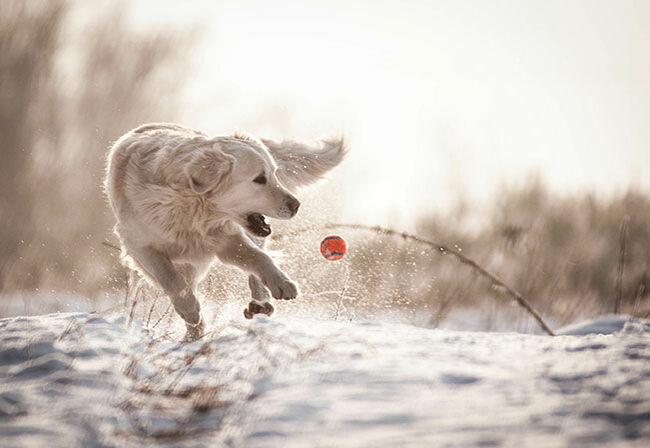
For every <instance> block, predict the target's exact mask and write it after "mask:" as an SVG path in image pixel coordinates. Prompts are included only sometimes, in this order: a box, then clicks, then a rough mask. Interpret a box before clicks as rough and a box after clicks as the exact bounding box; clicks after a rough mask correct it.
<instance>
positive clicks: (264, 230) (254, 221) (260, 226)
mask: <svg viewBox="0 0 650 448" xmlns="http://www.w3.org/2000/svg"><path fill="white" fill-rule="evenodd" d="M246 220H247V221H248V229H249V230H250V231H251V232H253V233H254V234H255V235H257V236H269V235H270V234H271V226H270V225H268V224H267V223H266V221H265V220H264V215H262V214H261V213H251V214H250V215H248V216H247V217H246Z"/></svg>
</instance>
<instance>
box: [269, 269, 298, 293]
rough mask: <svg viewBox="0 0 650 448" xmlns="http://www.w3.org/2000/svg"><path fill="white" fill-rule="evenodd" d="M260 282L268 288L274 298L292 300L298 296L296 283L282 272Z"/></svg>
mask: <svg viewBox="0 0 650 448" xmlns="http://www.w3.org/2000/svg"><path fill="white" fill-rule="evenodd" d="M262 282H264V284H265V285H266V287H267V288H269V291H271V295H272V296H273V298H275V299H278V300H279V299H284V300H292V299H295V298H296V297H297V296H298V285H296V284H295V283H294V282H292V281H291V280H289V278H288V277H287V276H286V275H284V274H283V273H282V272H279V273H278V274H276V275H274V276H272V277H270V278H268V279H262Z"/></svg>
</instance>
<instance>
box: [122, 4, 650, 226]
mask: <svg viewBox="0 0 650 448" xmlns="http://www.w3.org/2000/svg"><path fill="white" fill-rule="evenodd" d="M150 3H151V2H144V3H142V2H141V3H136V4H134V5H132V6H133V14H134V17H137V22H138V23H142V21H143V17H145V16H146V17H148V20H150V21H151V23H153V24H155V26H170V27H171V26H177V23H182V24H184V25H202V26H203V27H204V31H203V34H202V37H201V38H200V42H199V43H198V45H197V49H196V52H195V53H194V54H192V55H188V63H189V64H190V67H191V73H192V75H191V76H190V80H189V82H188V85H187V95H186V100H185V106H186V107H187V111H186V114H187V115H186V116H187V122H188V124H191V125H195V126H197V127H202V128H206V129H209V130H210V131H212V132H214V133H220V132H226V131H229V130H231V129H243V130H246V131H249V132H252V133H255V134H259V135H265V136H271V137H276V138H277V137H286V138H314V139H315V138H319V137H321V136H324V135H330V134H339V133H340V134H343V135H345V137H346V138H347V140H348V142H349V145H350V148H351V152H350V157H349V160H348V162H347V164H346V166H345V168H344V175H342V177H341V178H342V179H345V181H346V182H347V188H349V189H352V190H353V191H354V194H347V195H345V205H344V207H345V213H346V214H348V215H350V217H351V218H358V219H363V220H371V221H372V220H377V219H379V220H385V219H387V218H388V217H390V218H391V219H392V220H395V219H397V220H398V221H399V222H401V223H403V224H409V223H410V220H411V218H413V217H415V216H416V215H422V214H426V213H430V212H431V211H432V210H435V209H438V208H441V207H442V208H444V207H446V206H448V205H449V204H450V202H451V200H452V199H453V200H456V199H457V198H458V197H459V196H460V195H462V196H464V197H466V198H469V199H474V200H481V199H485V198H486V197H488V196H489V195H490V194H493V193H495V191H496V190H497V188H498V187H499V186H500V185H502V184H504V183H506V184H511V183H513V182H521V181H524V180H525V179H527V178H528V177H529V176H531V174H534V173H535V174H538V175H539V176H540V177H541V178H542V180H544V181H546V183H547V184H548V185H549V187H550V188H551V189H552V190H553V191H557V192H560V193H563V192H575V191H579V190H585V189H587V190H594V191H596V192H598V193H601V194H606V193H608V192H611V191H620V190H622V189H624V188H626V187H628V186H636V187H640V188H643V189H646V190H647V189H648V188H649V187H650V182H649V181H648V176H647V175H646V173H645V171H646V169H647V167H650V126H648V123H647V117H648V116H649V112H650V57H649V56H648V55H650V32H649V31H648V30H649V29H650V27H649V26H648V25H649V23H648V21H649V20H650V3H645V2H632V1H621V2H608V1H570V2H567V1H543V2H542V1H538V2H530V1H529V2H521V1H501V2H483V1H472V2H453V1H421V2H415V1H411V2H353V3H350V2H342V1H341V2H337V1H320V2H263V1H259V2H257V1H243V2H229V3H225V4H219V5H212V4H211V2H205V4H204V3H201V2H189V5H191V6H192V7H196V6H203V7H202V8H197V9H193V8H190V6H189V5H188V3H185V5H188V6H187V10H186V11H184V12H183V11H181V12H179V11H178V4H177V3H176V2H165V3H161V2H153V3H155V5H156V10H155V12H154V13H152V10H151V8H149V6H150ZM153 3H151V4H153ZM197 39H198V38H197ZM369 198H372V199H370V200H369Z"/></svg>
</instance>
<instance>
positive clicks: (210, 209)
mask: <svg viewBox="0 0 650 448" xmlns="http://www.w3.org/2000/svg"><path fill="white" fill-rule="evenodd" d="M344 153H345V148H344V145H343V141H342V140H340V139H339V140H327V141H324V142H323V144H322V145H321V146H320V148H314V149H310V148H308V147H307V146H305V145H303V144H300V143H296V142H282V143H276V142H273V141H270V140H257V139H253V138H249V137H242V136H239V135H232V136H220V137H209V136H207V135H206V134H204V133H202V132H199V131H195V130H192V129H189V128H186V127H183V126H179V125H176V124H166V123H163V124H147V125H143V126H140V127H138V128H136V129H134V130H132V131H130V132H129V133H127V134H125V135H124V136H122V137H121V138H120V139H119V140H118V141H117V142H116V143H115V144H114V145H113V147H112V148H111V151H110V154H109V156H108V167H107V174H106V179H105V189H106V194H107V195H108V199H109V201H110V204H111V208H112V209H113V212H114V213H115V216H116V218H117V224H116V225H115V233H116V234H117V236H118V237H119V239H120V242H121V248H122V259H123V261H124V262H125V263H126V264H127V265H128V266H129V267H131V268H135V269H137V270H138V271H139V272H140V273H141V274H142V275H143V276H144V277H145V278H147V279H149V281H151V282H152V283H153V284H154V285H157V286H159V287H160V288H162V290H163V291H164V292H165V293H166V294H167V295H168V296H169V298H170V299H171V301H172V304H173V306H174V309H175V310H176V312H177V313H178V314H179V315H180V316H181V317H182V318H183V319H184V320H185V322H186V325H187V328H188V335H189V336H190V337H197V336H198V335H200V334H201V333H202V331H203V320H202V317H201V306H200V304H199V302H198V300H197V299H196V296H195V292H196V286H197V284H198V283H199V282H200V281H201V279H202V278H203V277H204V275H205V274H206V273H207V271H208V269H209V267H210V265H211V263H212V262H213V260H214V258H215V257H218V258H219V259H220V260H221V261H223V262H225V263H230V264H234V265H236V266H239V267H240V268H241V269H243V270H245V271H247V272H248V273H249V274H250V276H249V285H250V288H251V294H252V298H253V300H252V301H251V303H250V304H249V307H248V308H247V309H246V310H244V314H245V315H246V317H247V318H251V317H252V316H253V315H254V314H256V313H265V314H268V315H270V314H271V313H272V312H273V307H272V306H271V304H270V303H268V299H269V291H270V293H271V295H272V296H273V297H274V298H276V299H294V298H295V297H296V296H297V295H298V288H297V286H296V284H295V283H293V282H292V281H291V280H290V279H289V278H288V277H287V275H286V274H284V273H283V272H282V271H281V270H280V269H279V268H278V267H277V266H276V264H275V263H274V262H273V260H272V259H271V257H269V256H268V255H267V254H266V253H265V252H264V251H263V250H262V246H263V237H266V236H268V235H269V234H270V233H271V228H270V226H269V225H268V224H267V223H266V221H265V216H268V217H271V218H278V219H290V218H292V217H293V216H295V214H296V213H297V212H298V208H299V206H300V202H298V200H297V199H296V198H295V197H294V196H293V195H292V193H291V192H290V191H292V192H295V190H296V189H297V188H299V187H301V186H303V185H308V184H311V183H313V182H315V181H316V180H318V179H319V178H321V177H322V176H323V175H324V174H325V173H327V172H328V171H329V170H331V169H332V168H334V167H335V166H336V165H338V164H339V163H340V162H341V160H342V159H343V156H344Z"/></svg>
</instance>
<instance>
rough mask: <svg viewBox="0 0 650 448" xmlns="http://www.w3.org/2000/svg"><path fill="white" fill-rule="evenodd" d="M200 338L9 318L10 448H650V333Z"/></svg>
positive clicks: (73, 319)
mask: <svg viewBox="0 0 650 448" xmlns="http://www.w3.org/2000/svg"><path fill="white" fill-rule="evenodd" d="M210 330H211V331H210V334H209V335H208V336H207V337H206V338H204V339H203V340H201V341H198V342H194V343H180V342H177V339H178V338H175V337H174V336H173V337H169V335H166V334H164V333H162V332H160V331H159V332H154V331H149V330H147V329H145V328H143V324H142V323H141V322H139V321H137V320H134V321H133V322H131V323H129V322H128V319H127V318H125V317H122V316H119V315H100V314H94V313H87V312H78V313H65V314H50V315H43V316H32V317H15V318H9V319H2V320H0V378H1V379H2V380H1V381H0V440H1V441H2V443H1V445H2V446H3V447H13V446H142V445H162V446H179V445H182V446H188V445H189V446H236V447H239V446H246V447H276V446H282V447H306V446H309V447H312V446H313V447H321V446H322V447H329V446H337V447H339V446H342V447H348V446H349V447H366V446H367V447H394V446H401V447H411V446H413V447H415V446H418V447H419V446H448V447H466V446H483V447H485V446H505V447H522V446H543V447H554V446H608V447H610V446H626V447H627V446H630V447H635V446H639V447H641V446H648V443H649V442H650V362H649V360H650V339H649V337H648V336H649V335H650V322H648V321H644V320H638V319H637V320H635V319H630V318H626V317H621V316H606V317H604V318H601V319H599V320H596V321H592V322H587V323H584V324H581V325H579V326H575V327H573V328H568V329H565V330H563V331H562V333H563V334H562V335H560V336H557V337H549V336H543V335H529V334H518V333H487V332H468V331H464V332H463V331H453V330H432V329H425V328H416V327H413V326H410V325H403V324H395V323H392V324H391V323H379V322H350V321H324V320H311V319H308V318H304V317H300V318H285V317H282V316H278V317H274V318H266V317H264V316H257V317H256V318H255V319H253V320H252V321H245V320H244V319H243V318H241V319H235V320H228V321H223V322H218V323H216V324H215V325H214V328H211V329H210Z"/></svg>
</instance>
